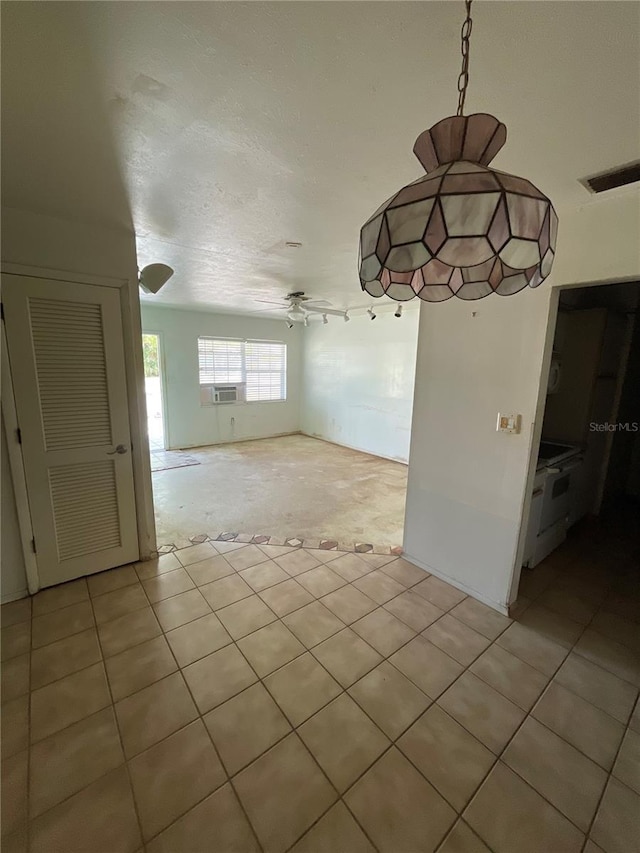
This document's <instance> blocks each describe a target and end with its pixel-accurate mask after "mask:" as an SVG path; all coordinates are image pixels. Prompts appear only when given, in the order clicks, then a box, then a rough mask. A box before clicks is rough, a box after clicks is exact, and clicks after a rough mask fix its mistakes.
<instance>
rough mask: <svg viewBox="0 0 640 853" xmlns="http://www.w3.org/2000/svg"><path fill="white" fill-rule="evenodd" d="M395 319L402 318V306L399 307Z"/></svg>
mask: <svg viewBox="0 0 640 853" xmlns="http://www.w3.org/2000/svg"><path fill="white" fill-rule="evenodd" d="M393 316H394V317H402V305H398V310H397V311H396V313H395V314H394V315H393Z"/></svg>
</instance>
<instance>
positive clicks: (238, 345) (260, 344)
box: [198, 338, 287, 402]
mask: <svg viewBox="0 0 640 853" xmlns="http://www.w3.org/2000/svg"><path fill="white" fill-rule="evenodd" d="M198 362H199V369H200V385H218V384H220V385H222V384H225V383H244V384H245V399H246V401H247V402H257V401H260V400H286V398H287V345H286V344H284V343H281V342H280V341H237V340H220V339H217V338H198Z"/></svg>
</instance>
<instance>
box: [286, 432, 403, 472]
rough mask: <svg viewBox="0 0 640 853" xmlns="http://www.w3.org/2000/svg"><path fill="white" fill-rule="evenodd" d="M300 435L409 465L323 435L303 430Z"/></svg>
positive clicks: (393, 457)
mask: <svg viewBox="0 0 640 853" xmlns="http://www.w3.org/2000/svg"><path fill="white" fill-rule="evenodd" d="M299 433H300V435H306V437H307V438H316V439H317V440H318V441H325V442H326V443H327V444H335V445H336V446H337V447H346V448H347V450H356V451H357V452H358V453H364V454H365V456H373V457H374V458H375V459H388V460H389V462H397V463H398V464H399V465H408V464H409V460H408V459H398V458H397V457H396V456H385V454H384V453H372V452H371V451H370V450H363V449H362V448H361V447H355V446H354V445H353V444H345V442H344V441H334V440H333V439H332V438H325V437H324V436H323V435H316V434H315V433H313V432H305V431H304V430H303V429H302V430H300V431H299Z"/></svg>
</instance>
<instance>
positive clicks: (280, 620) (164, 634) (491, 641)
mask: <svg viewBox="0 0 640 853" xmlns="http://www.w3.org/2000/svg"><path fill="white" fill-rule="evenodd" d="M265 562H266V561H265ZM363 562H364V561H363ZM194 565H197V563H196V564H194ZM258 565H261V564H258ZM320 565H325V564H320ZM317 567H318V566H316V567H312V568H317ZM232 568H233V567H232ZM249 568H250V567H249ZM379 568H381V569H383V568H384V567H379ZM375 570H376V567H373V568H370V569H369V572H367V574H369V573H370V572H372V571H375ZM234 571H236V573H237V572H238V570H234ZM240 571H244V570H240ZM309 571H311V569H309ZM187 573H188V571H187ZM301 574H303V573H301ZM385 574H386V573H385ZM295 577H297V576H294V578H293V579H295ZM427 577H428V575H427ZM352 584H353V582H347V583H346V584H343V586H342V587H340V588H339V589H341V588H345V587H346V586H347V585H352ZM276 585H277V584H276ZM413 586H415V584H414V585H413ZM195 588H197V589H200V588H199V587H197V586H196V587H195ZM267 588H269V587H267ZM143 589H144V587H143ZM356 589H357V587H356ZM410 589H412V587H409V588H407V589H405V590H404V591H409V590H410ZM111 591H116V590H111ZM404 591H403V592H404ZM360 592H361V591H360ZM145 594H146V590H145ZM176 594H177V595H179V594H180V593H176ZM253 594H255V595H257V596H258V597H259V598H260V595H259V593H256V592H255V590H254V591H253ZM328 594H330V593H328ZM402 594H403V593H398V595H402ZM540 594H542V593H540ZM171 597H173V596H169V598H171ZM395 597H397V596H395ZM147 598H148V596H147ZM164 600H167V599H164ZM261 600H262V599H261ZM314 600H315V601H320V602H321V598H317V597H315V596H314ZM390 600H393V599H390ZM533 600H536V599H533ZM533 600H532V601H533ZM90 601H91V602H92V603H91V606H92V612H93V615H94V625H95V629H96V633H97V624H96V623H95V611H94V610H93V601H92V599H91V598H90ZM207 603H208V602H207ZM264 603H265V605H266V602H264ZM373 603H374V604H376V608H375V609H380V608H383V609H385V610H386V608H384V605H378V604H377V602H373ZM386 603H388V602H385V604H386ZM149 604H150V607H151V608H152V605H151V603H150V602H149ZM266 606H267V607H268V605H266ZM303 606H306V605H303ZM455 606H457V605H454V607H455ZM603 607H604V605H603V603H602V602H601V604H600V605H599V608H598V610H597V611H596V612H595V613H594V614H593V615H592V618H591V621H593V619H594V618H595V615H596V614H597V613H599V612H600V611H601V610H602V609H603ZM59 609H60V610H62V609H64V608H59ZM221 609H222V608H221ZM268 609H271V608H268ZM298 609H301V608H298ZM452 609H454V608H450V610H445V611H444V612H443V613H442V614H441V616H439V617H438V619H436V620H434V622H433V623H431V624H435V622H437V621H439V619H440V618H442V615H446V614H447V613H450V611H451V610H452ZM52 612H55V611H52ZM131 612H135V611H131ZM212 612H214V613H215V612H216V611H212ZM291 612H295V611H291ZM371 612H375V610H374V611H371ZM387 612H389V611H387ZM45 615H46V614H45ZM123 615H126V614H123ZM285 615H288V614H285ZM334 615H335V614H334ZM392 615H394V616H395V614H392ZM560 615H563V614H560ZM275 616H276V620H275V621H279V622H281V623H282V624H283V625H284V624H285V623H284V622H283V617H279V616H277V614H275ZM32 618H33V617H32ZM115 618H119V617H115ZM338 618H339V617H338ZM395 618H398V617H395ZM107 621H113V620H107ZM191 621H195V620H191ZM340 621H342V620H340ZM355 621H358V620H355ZM401 621H402V620H401ZM184 624H189V623H184ZM269 624H274V623H269ZM352 624H353V623H352ZM405 624H406V623H405ZM463 624H464V623H463ZM590 624H591V622H589V623H588V624H587V625H585V626H584V627H583V630H582V632H581V634H580V635H579V637H578V638H577V639H576V640H575V641H574V643H573V646H572V648H571V649H569V650H568V652H567V655H566V656H565V658H563V661H562V662H561V663H560V664H559V665H558V667H557V668H556V670H555V672H554V674H553V675H552V676H551V677H550V678H549V681H548V683H547V688H548V685H549V684H550V683H551V682H552V681H553V679H554V678H555V675H556V674H557V672H558V670H559V669H560V668H561V666H562V665H563V663H564V661H565V660H566V657H567V656H568V655H569V654H571V652H572V651H573V650H574V648H575V645H576V644H577V643H578V642H579V639H580V637H581V636H582V634H583V633H584V631H586V630H587V627H588V625H590ZM176 627H180V626H176ZM263 627H265V626H263ZM285 627H287V626H286V625H285ZM346 627H350V626H349V625H347V626H346ZM409 627H410V628H411V626H409ZM427 627H429V626H427ZM467 627H470V626H467ZM508 627H509V626H507V627H505V628H504V629H503V631H501V632H500V634H498V636H497V637H496V638H495V639H493V640H490V643H489V646H488V648H491V646H492V645H493V644H495V643H496V642H497V640H498V639H499V637H500V636H502V634H503V633H504V631H506V630H507V629H508ZM257 630H261V629H260V628H258V629H256V631H257ZM342 630H344V627H343V628H341V629H339V631H342ZM411 630H413V631H415V629H413V628H412V629H411ZM424 630H426V628H425V629H424ZM161 631H162V635H163V636H165V638H166V633H168V632H167V631H165V629H164V628H161ZM77 633H80V632H77ZM252 633H255V631H254V632H250V634H249V635H245V636H250V635H251V634H252ZM336 633H339V632H336ZM356 633H357V632H356ZM419 635H421V632H416V636H419ZM70 636H74V635H70ZM331 636H334V635H331ZM60 639H66V638H60ZM238 639H244V637H242V638H238ZM413 639H415V636H414V637H412V638H411V639H410V640H408V641H407V643H408V642H411V641H412V640H413ZM487 639H488V638H487ZM98 640H99V637H98ZM54 642H57V641H54ZM231 642H232V643H233V644H234V645H236V646H237V641H236V640H233V638H232V640H231ZM322 642H324V640H323V641H321V643H322ZM365 642H366V641H365ZM99 643H100V649H101V653H102V654H103V650H102V644H101V642H100V640H99ZM407 643H405V644H402V645H401V646H400V647H398V648H402V647H403V646H404V645H406V644H407ZM47 645H48V644H47ZM316 645H320V643H317V644H316ZM622 645H623V644H622ZM312 648H313V647H312ZM312 648H311V649H307V648H305V651H303V652H301V653H300V655H298V656H297V657H300V656H301V655H303V654H305V653H311V654H312V656H313V657H314V659H315V660H317V658H315V655H313V652H312ZM170 650H171V652H172V655H173V650H172V649H171V647H170ZM397 650H398V649H396V650H394V652H391V655H392V654H395V651H397ZM486 650H487V649H485V650H484V651H486ZM238 651H240V653H241V654H242V652H241V650H240V649H239V647H238ZM440 651H442V652H443V653H444V654H447V653H446V652H444V650H440ZM484 651H483V652H481V653H480V654H483V653H484ZM173 656H174V659H175V655H173ZM478 656H479V655H478ZM478 656H477V657H478ZM297 657H296V658H293V659H292V660H290V661H287V662H286V663H285V664H283V665H282V667H284V666H286V665H288V664H289V663H291V662H292V661H293V660H295V659H297ZM389 657H390V655H387V656H383V660H385V661H387V662H389V663H391V662H390V661H389ZM477 657H476V659H477ZM515 657H516V658H517V657H518V656H517V655H515ZM243 658H244V655H243ZM452 660H453V659H452ZM474 660H475V659H474ZM518 660H521V659H520V658H518ZM104 661H105V658H104V654H103V657H102V663H103V668H104ZM521 662H522V661H521ZM318 663H319V664H320V666H321V667H322V664H321V662H320V661H318ZM456 663H458V664H459V661H456ZM472 663H473V661H472V662H470V663H469V664H468V665H466V666H464V668H463V672H462V673H460V675H462V674H463V673H464V672H466V671H467V670H468V669H469V667H470V666H471V665H472ZM524 663H525V664H526V663H527V662H526V661H524ZM176 664H177V661H176ZM248 664H249V666H250V667H251V669H252V670H253V667H252V665H251V664H250V662H249V661H248ZM91 665H95V664H91ZM459 665H460V664H459ZM528 665H529V666H530V664H528ZM392 666H393V664H392ZM282 667H278V668H277V669H276V670H274V671H273V672H276V671H278V669H281V668H282ZM322 668H323V669H324V667H322ZM373 668H375V667H373ZM534 669H535V667H534ZM178 671H180V672H181V673H182V669H181V667H179V665H178ZM254 671H255V670H254ZM605 671H606V672H608V670H605ZM271 674H273V673H268V674H267V676H268V675H271ZM329 674H330V673H329ZM544 674H545V675H546V673H544ZM365 675H366V673H365V674H363V675H362V676H361V678H364V677H365ZM402 675H403V676H404V673H402ZM256 676H257V673H256ZM267 676H265V678H266V677H267ZM63 677H66V676H63ZM404 677H406V676H404ZM458 677H460V676H458ZM616 677H618V676H616ZM257 678H258V682H257V683H261V684H262V685H263V687H265V689H267V690H268V688H266V685H264V682H263V679H262V678H260V677H259V676H257ZM160 680H162V679H160ZM358 680H360V679H358ZM358 680H357V681H358ZM456 680H457V679H456ZM481 680H483V679H481ZM622 680H623V681H624V679H622ZM357 681H356V682H354V683H357ZM409 681H412V680H411V679H409ZM153 683H157V682H153ZM412 683H413V682H412ZM453 683H455V681H454V682H452V684H453ZM485 683H486V682H485ZM147 686H148V685H147ZM187 686H188V685H187ZM415 686H416V687H418V686H417V685H415ZM450 686H451V685H450ZM489 686H490V687H492V685H489ZM340 687H341V693H340V694H339V696H341V695H342V693H347V695H350V694H349V693H348V689H349V688H343V687H342V685H340ZM547 688H545V690H544V691H543V692H542V694H541V696H543V695H544V693H545V692H546V689H547ZM142 689H144V688H142ZM247 689H248V688H247ZM418 689H420V688H419V687H418ZM447 689H448V688H447ZM492 689H494V690H495V688H493V687H492ZM636 689H637V688H636ZM109 690H110V685H109ZM136 692H138V691H134V694H135V693H136ZM240 692H243V691H240ZM422 692H423V691H422ZM442 692H443V693H444V692H446V691H442ZM497 692H498V693H500V691H497ZM134 694H130V695H134ZM110 695H111V691H110ZM236 695H240V694H236ZM269 695H271V694H270V693H269ZM425 695H426V696H427V698H429V699H431V697H429V696H428V695H427V694H425ZM440 695H442V694H440ZM500 695H504V694H500ZM541 696H540V697H539V698H538V700H537V701H536V703H534V705H533V706H532V707H531V709H529V710H528V711H526V712H525V720H526V719H527V717H529V716H530V715H531V712H532V711H533V709H534V708H535V707H536V705H537V703H538V702H539V701H540V698H541ZM230 698H232V697H230ZM336 698H338V697H334V699H336ZM351 698H352V697H351ZM506 698H507V699H508V697H506ZM331 701H334V700H330V702H331ZM509 701H511V700H509ZM436 703H437V700H431V705H433V704H436ZM221 704H224V703H221ZM276 704H277V703H276ZM326 704H329V703H326ZM326 704H325V705H324V706H322V707H323V708H324V707H326ZM356 704H357V702H356ZM589 704H591V703H589ZM431 705H430V706H429V707H431ZM112 707H114V708H115V703H114V702H113V698H112ZM217 707H219V706H217ZM358 707H359V708H360V706H359V705H358ZM196 709H197V705H196ZM280 710H282V709H280ZM319 710H321V709H317V710H316V711H315V712H314V714H313V715H311V717H313V716H314V715H315V714H316V713H318V712H319ZM360 710H362V711H363V712H364V713H365V714H366V711H364V709H360ZM425 710H426V709H425ZM522 710H524V709H522ZM207 713H209V712H207ZM445 713H446V712H445ZM367 716H368V715H367ZM420 716H421V715H419V717H418V718H417V719H419V718H420ZM200 717H201V718H202V717H203V715H202V714H200ZM285 717H286V715H285ZM311 717H310V718H311ZM310 718H307V719H310ZM116 719H117V718H116ZM525 720H523V723H524V721H525ZM289 722H291V721H289ZM303 722H306V720H305V721H303ZM414 722H415V721H414ZM456 722H457V721H456ZM373 723H374V725H375V726H376V728H377V729H379V726H378V725H377V723H375V721H373ZM302 724H303V723H300V724H299V725H302ZM458 724H459V723H458ZM411 725H413V723H411V724H410V725H409V726H408V727H407V728H410V726H411ZM459 725H460V724H459ZM205 728H206V725H205ZM463 728H464V727H463ZM519 728H520V726H519V727H518V729H517V730H516V731H515V732H514V735H513V736H512V738H511V740H512V739H513V737H515V735H516V734H517V731H519ZM628 728H629V725H628V722H627V726H626V730H628ZM626 730H625V731H626ZM207 731H208V730H207ZM293 731H294V732H297V728H295V727H294V728H293ZM405 731H406V730H405ZM288 734H291V732H289V733H288ZM402 734H404V732H402V733H401V734H399V735H398V737H397V738H396V739H395V740H392V741H391V745H395V743H396V741H397V740H398V739H399V738H400V737H401V736H402ZM470 734H471V733H470ZM286 736H288V735H285V737H286ZM385 736H386V735H385ZM471 736H472V737H474V739H476V738H475V736H474V735H471ZM209 737H210V738H211V735H210V734H209ZM559 737H560V736H559ZM298 738H300V736H299V735H298ZM562 739H563V740H564V738H562ZM281 740H282V739H281ZM476 740H477V739H476ZM511 740H510V741H509V742H508V743H510V742H511ZM159 742H161V741H159ZM279 742H280V741H277V742H276V744H272V745H271V746H270V747H269V749H271V748H273V746H275V745H277V743H279ZM621 743H622V740H621ZM391 745H390V746H389V747H388V749H390V748H391ZM507 746H508V744H507V745H505V747H504V749H503V750H502V753H500V755H499V756H498V758H497V759H496V762H494V764H493V765H492V768H493V767H494V766H495V764H496V763H497V762H498V761H499V760H500V759H501V756H502V754H503V752H504V750H505V749H506V748H507ZM574 748H575V747H574ZM214 749H216V747H215V744H214ZM305 749H307V748H306V746H305ZM388 749H387V750H385V752H386V751H388ZM268 751H269V750H266V751H265V752H268ZM578 751H579V752H580V750H578ZM216 752H217V749H216ZM265 752H263V753H261V755H260V756H258V757H257V758H256V759H254V761H255V760H258V758H259V757H261V756H262V755H264V754H265ZM384 754H385V753H382V755H384ZM402 754H403V755H404V753H402ZM581 754H583V753H581ZM312 757H313V756H312ZM380 757H381V756H378V759H376V760H379V758H380ZM405 757H406V756H405ZM314 760H315V758H314ZM125 761H127V759H125ZM251 763H253V761H252V762H250V763H249V765H247V766H250V765H251ZM316 763H317V762H316ZM374 763H375V762H374ZM410 763H411V764H412V766H415V765H413V763H412V762H410ZM222 766H223V767H224V764H222ZM613 766H614V765H612V770H611V771H610V772H609V777H610V776H611V775H612V771H613ZM492 768H491V769H492ZM242 769H246V768H242ZM369 769H370V767H368V768H367V769H366V770H365V771H364V773H366V772H367V771H368V770H369ZM416 770H418V768H416ZM225 771H226V768H225ZM238 772H241V771H238ZM418 772H420V771H419V770H418ZM490 772H491V770H489V772H488V773H487V774H486V775H485V779H484V780H483V782H481V784H480V786H479V788H480V787H482V785H483V784H484V782H485V781H486V778H487V776H488V775H489V773H490ZM364 773H363V774H361V775H364ZM325 775H326V774H325ZM420 775H421V776H423V774H422V773H421V772H420ZM518 775H519V774H518ZM227 776H228V773H227ZM359 778H361V776H360V777H358V779H359ZM423 778H425V777H423ZM229 781H230V782H231V778H229ZM356 781H358V780H356ZM427 782H428V783H429V784H430V785H432V783H430V782H429V780H427ZM355 783H356V782H354V783H352V785H353V784H355ZM525 783H526V784H527V785H528V783H527V782H526V780H525ZM606 784H608V781H607V783H606ZM606 784H605V789H606ZM350 787H351V786H350ZM479 788H478V789H479ZM478 789H476V792H475V793H477V790H478ZM216 790H218V789H216ZM347 790H349V789H347ZM534 790H536V789H534ZM603 790H604V789H603ZM234 791H235V788H234ZM210 793H211V792H210ZM345 793H346V792H345ZM475 793H474V794H473V795H472V797H471V799H473V797H474V796H475ZM536 793H538V794H539V792H537V791H536ZM207 796H209V795H207ZM236 796H237V793H236ZM540 796H543V795H541V794H540ZM238 799H239V798H238ZM339 799H340V800H343V797H342V795H339ZM444 799H445V800H446V798H444ZM543 799H546V798H544V797H543ZM134 800H135V798H134ZM469 802H470V801H469ZM547 802H548V801H547ZM467 805H468V803H467ZM551 805H552V807H553V808H554V809H555V808H556V807H555V806H553V804H551ZM193 807H194V806H191V808H193ZM466 807H467V806H465V807H464V808H465V809H466ZM330 808H331V807H330ZM556 810H557V809H556ZM454 811H455V812H456V815H458V816H461V815H462V812H458V811H457V809H455V807H454ZM463 811H464V809H463ZM557 811H558V810H557ZM596 813H597V809H596ZM561 814H563V813H562V812H561ZM178 819H180V818H179V817H178V818H176V820H178ZM319 819H320V818H318V820H319ZM138 820H139V818H138ZM173 822H175V821H173ZM173 822H172V823H173ZM316 822H317V821H316ZM170 825H172V824H170ZM250 825H251V824H250ZM314 825H315V824H314ZM310 829H311V827H308V828H307V830H305V833H303V835H304V834H306V832H308V831H309V830H310ZM163 831H164V830H163ZM448 831H449V830H447V832H448ZM580 831H582V830H580ZM365 834H366V833H365ZM445 835H446V833H445ZM294 843H297V842H294Z"/></svg>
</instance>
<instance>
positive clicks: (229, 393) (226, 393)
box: [200, 382, 244, 406]
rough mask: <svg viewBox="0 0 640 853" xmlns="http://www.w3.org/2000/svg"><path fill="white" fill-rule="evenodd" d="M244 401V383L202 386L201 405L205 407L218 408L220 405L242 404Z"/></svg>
mask: <svg viewBox="0 0 640 853" xmlns="http://www.w3.org/2000/svg"><path fill="white" fill-rule="evenodd" d="M243 401H244V382H237V383H235V384H231V383H226V384H224V385H201V386H200V403H201V405H203V406H216V405H218V404H219V403H242V402H243Z"/></svg>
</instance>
